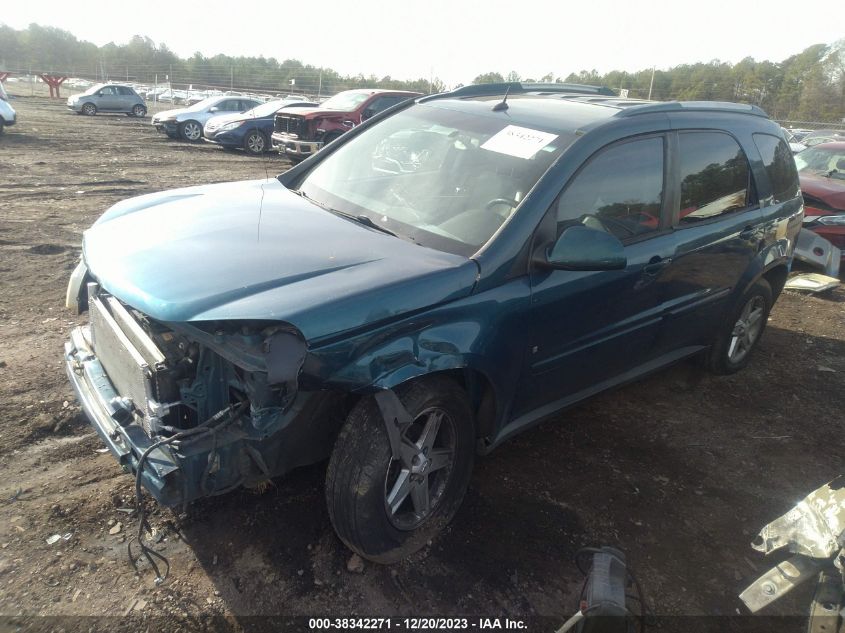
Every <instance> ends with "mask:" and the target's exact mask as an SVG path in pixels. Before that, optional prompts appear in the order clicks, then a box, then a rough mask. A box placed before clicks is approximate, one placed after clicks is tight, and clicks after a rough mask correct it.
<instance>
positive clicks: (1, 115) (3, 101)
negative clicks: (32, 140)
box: [0, 82, 18, 134]
mask: <svg viewBox="0 0 845 633" xmlns="http://www.w3.org/2000/svg"><path fill="white" fill-rule="evenodd" d="M17 120H18V115H17V113H16V112H15V109H14V108H13V107H12V104H11V103H9V95H8V94H6V89H5V88H3V83H2V82H0V134H2V133H3V128H4V127H7V126H10V125H14V124H15V123H16V122H17Z"/></svg>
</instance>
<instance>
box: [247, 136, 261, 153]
mask: <svg viewBox="0 0 845 633" xmlns="http://www.w3.org/2000/svg"><path fill="white" fill-rule="evenodd" d="M264 145H265V143H264V137H263V136H262V135H261V134H259V133H258V132H253V133H252V134H250V135H249V137H248V138H247V139H246V146H247V149H248V150H249V151H250V152H251V153H252V154H262V153H263V152H264Z"/></svg>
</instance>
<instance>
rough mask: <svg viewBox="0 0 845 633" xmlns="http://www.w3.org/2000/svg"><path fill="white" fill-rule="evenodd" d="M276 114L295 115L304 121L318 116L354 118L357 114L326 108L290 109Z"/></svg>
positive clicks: (283, 109) (284, 109)
mask: <svg viewBox="0 0 845 633" xmlns="http://www.w3.org/2000/svg"><path fill="white" fill-rule="evenodd" d="M276 114H284V115H289V114H295V115H296V116H301V117H302V118H303V119H313V118H315V117H317V116H320V117H328V116H346V117H349V116H352V115H353V114H355V112H354V111H352V112H347V111H345V110H326V109H325V108H296V107H290V106H288V107H287V108H282V109H281V110H279V111H278V112H277V113H276Z"/></svg>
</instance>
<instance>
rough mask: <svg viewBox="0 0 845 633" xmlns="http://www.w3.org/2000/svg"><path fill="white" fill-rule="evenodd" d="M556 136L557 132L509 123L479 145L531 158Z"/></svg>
mask: <svg viewBox="0 0 845 633" xmlns="http://www.w3.org/2000/svg"><path fill="white" fill-rule="evenodd" d="M556 138H557V134H549V133H548V132H540V131H539V130H532V129H531V128H527V127H519V126H518V125H509V126H507V127H506V128H505V129H504V130H502V131H501V132H497V133H496V134H494V135H493V136H491V137H490V138H489V139H487V142H486V143H484V145H482V146H481V147H482V148H483V149H487V150H490V151H491V152H499V153H500V154H507V155H508V156H516V157H517V158H531V157H532V156H534V154H536V153H537V152H539V151H540V150H541V149H543V148H544V147H545V146H546V145H548V144H549V143H551V142H552V141H553V140H555V139H556Z"/></svg>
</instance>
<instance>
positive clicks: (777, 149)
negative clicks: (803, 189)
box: [754, 134, 798, 202]
mask: <svg viewBox="0 0 845 633" xmlns="http://www.w3.org/2000/svg"><path fill="white" fill-rule="evenodd" d="M754 144H755V145H756V146H757V149H758V151H759V152H760V157H761V158H762V159H763V167H765V169H766V175H767V176H768V177H769V183H771V186H772V197H773V198H774V201H775V202H784V201H785V200H791V199H792V198H794V197H795V196H797V195H798V172H797V171H795V160H794V159H793V158H792V151H791V150H790V149H789V146H788V145H787V144H786V143H785V142H784V141H783V139H780V138H778V137H776V136H772V135H771V134H754Z"/></svg>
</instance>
